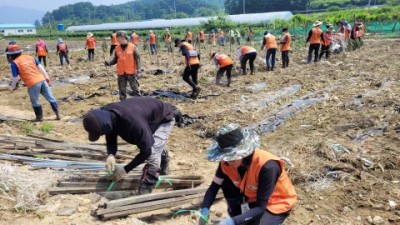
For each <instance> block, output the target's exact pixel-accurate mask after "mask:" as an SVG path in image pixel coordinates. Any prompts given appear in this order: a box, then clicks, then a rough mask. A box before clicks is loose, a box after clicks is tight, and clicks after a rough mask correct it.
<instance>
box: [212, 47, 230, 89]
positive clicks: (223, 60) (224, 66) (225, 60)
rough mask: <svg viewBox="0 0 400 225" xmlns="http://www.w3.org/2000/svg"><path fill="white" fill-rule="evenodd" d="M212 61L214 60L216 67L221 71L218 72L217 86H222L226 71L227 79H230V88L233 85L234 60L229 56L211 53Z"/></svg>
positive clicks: (228, 84)
mask: <svg viewBox="0 0 400 225" xmlns="http://www.w3.org/2000/svg"><path fill="white" fill-rule="evenodd" d="M210 59H213V60H214V63H215V65H216V66H217V67H219V69H218V71H217V78H216V81H215V83H216V84H217V85H219V84H220V82H221V78H222V76H223V75H224V73H225V71H226V77H227V78H228V81H227V84H226V86H227V87H229V86H230V85H231V77H232V75H231V73H232V67H233V61H232V59H231V58H230V57H229V56H227V55H225V54H223V53H218V52H214V53H211V54H210Z"/></svg>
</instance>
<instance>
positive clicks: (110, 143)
mask: <svg viewBox="0 0 400 225" xmlns="http://www.w3.org/2000/svg"><path fill="white" fill-rule="evenodd" d="M117 138H118V135H117V133H111V134H109V135H106V143H107V144H106V146H107V155H114V156H115V155H116V154H117V151H118V144H117Z"/></svg>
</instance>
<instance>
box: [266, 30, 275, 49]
mask: <svg viewBox="0 0 400 225" xmlns="http://www.w3.org/2000/svg"><path fill="white" fill-rule="evenodd" d="M264 39H265V43H266V44H265V48H266V49H267V50H268V49H270V48H278V44H277V43H276V39H275V36H274V35H272V34H270V35H269V36H267V35H265V37H264Z"/></svg>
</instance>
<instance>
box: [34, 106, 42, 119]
mask: <svg viewBox="0 0 400 225" xmlns="http://www.w3.org/2000/svg"><path fill="white" fill-rule="evenodd" d="M33 111H34V112H35V115H36V118H35V119H34V120H33V122H40V121H43V109H42V106H37V107H33Z"/></svg>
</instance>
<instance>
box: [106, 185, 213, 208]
mask: <svg viewBox="0 0 400 225" xmlns="http://www.w3.org/2000/svg"><path fill="white" fill-rule="evenodd" d="M206 191H207V188H190V189H184V190H177V191H168V192H161V193H152V194H148V195H139V196H133V197H129V198H123V199H118V200H113V201H108V202H106V203H105V208H106V209H113V208H117V207H121V206H124V205H131V204H136V203H140V202H146V201H149V200H159V199H165V198H171V197H177V196H182V195H191V194H197V193H205V192H206Z"/></svg>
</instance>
